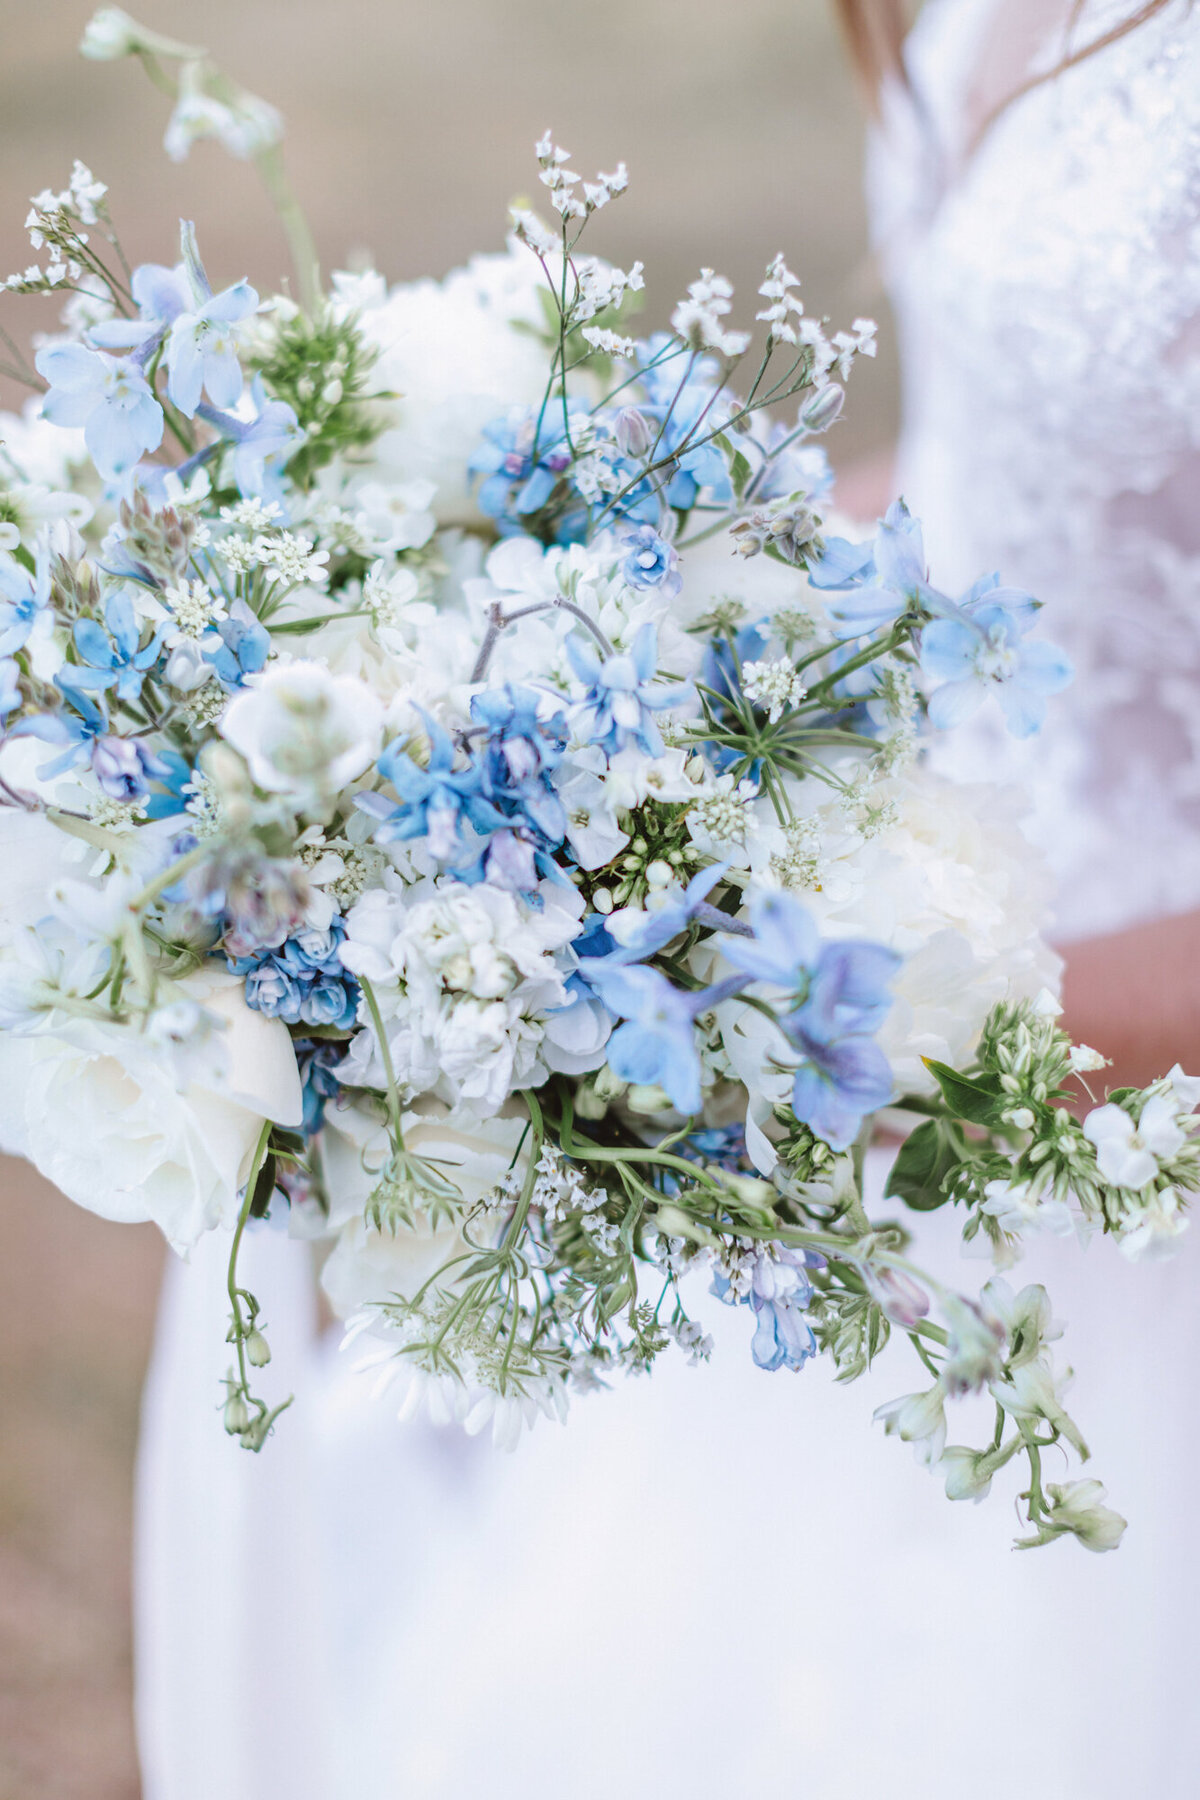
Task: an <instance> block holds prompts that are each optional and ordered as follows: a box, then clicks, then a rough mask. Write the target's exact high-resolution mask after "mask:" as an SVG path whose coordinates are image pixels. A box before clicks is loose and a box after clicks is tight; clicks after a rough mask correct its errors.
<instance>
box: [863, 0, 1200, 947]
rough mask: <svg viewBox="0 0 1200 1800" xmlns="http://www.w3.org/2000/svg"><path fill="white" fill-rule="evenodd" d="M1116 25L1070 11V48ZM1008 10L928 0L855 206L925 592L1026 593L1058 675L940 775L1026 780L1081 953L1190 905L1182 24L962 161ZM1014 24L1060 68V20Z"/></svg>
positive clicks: (1193, 692) (1083, 74)
mask: <svg viewBox="0 0 1200 1800" xmlns="http://www.w3.org/2000/svg"><path fill="white" fill-rule="evenodd" d="M1131 4H1132V0H1122V3H1121V4H1119V5H1114V4H1113V3H1112V0H1090V3H1089V4H1088V5H1087V6H1086V7H1085V9H1084V14H1083V17H1082V20H1081V21H1080V24H1079V27H1078V30H1079V35H1080V40H1081V41H1085V42H1086V41H1088V40H1089V39H1090V38H1092V37H1094V36H1095V35H1097V34H1098V32H1099V31H1101V30H1102V29H1103V28H1104V27H1106V26H1107V25H1108V24H1110V23H1111V22H1112V21H1113V20H1114V18H1119V17H1124V16H1127V15H1128V11H1129V9H1130V6H1131ZM1023 5H1024V0H930V4H929V5H928V6H927V7H926V9H925V11H924V13H923V14H922V17H921V20H920V22H919V24H918V26H917V29H916V31H915V32H914V34H913V37H912V39H911V41H910V67H911V72H912V77H913V82H914V86H915V88H916V91H917V92H918V94H919V95H920V97H921V99H922V101H923V103H924V107H925V109H926V115H927V116H926V123H925V124H924V125H922V124H921V123H919V122H918V120H917V118H916V116H915V115H914V113H913V112H912V111H911V110H910V109H906V108H904V107H902V106H901V105H900V104H897V106H896V107H895V108H894V109H893V115H894V116H893V119H892V121H891V122H890V124H889V128H888V130H887V132H886V133H885V134H883V135H881V137H880V138H879V139H878V141H877V142H876V144H875V146H874V150H873V158H872V182H871V185H872V189H873V194H872V198H873V202H874V215H875V230H876V241H877V244H878V246H879V251H880V255H881V257H882V260H883V263H884V267H885V270H886V273H887V277H888V281H889V285H890V287H891V291H892V295H893V299H894V303H895V309H896V315H897V321H898V328H899V332H900V339H901V357H902V364H903V367H904V371H905V417H906V429H905V432H904V434H903V438H902V443H901V454H900V462H901V470H900V473H901V483H902V487H903V490H904V492H905V494H906V497H907V498H908V499H909V501H910V504H911V505H912V506H913V509H914V511H916V512H917V513H918V514H919V515H920V516H921V517H923V518H924V520H925V522H926V527H927V542H928V544H929V547H930V550H931V554H932V558H933V575H934V578H935V580H940V581H941V582H942V583H943V584H944V585H946V586H948V587H950V588H951V589H954V588H956V587H959V586H963V585H965V584H966V583H967V582H968V581H970V580H971V579H972V578H973V577H974V576H976V575H977V574H980V573H982V572H984V571H985V570H991V569H993V568H995V569H999V570H1000V571H1001V573H1002V575H1003V577H1004V579H1005V580H1006V581H1011V582H1015V583H1018V584H1020V585H1023V586H1026V587H1028V588H1029V589H1030V590H1031V591H1032V592H1033V593H1035V594H1036V595H1038V597H1039V598H1041V599H1043V600H1044V601H1045V602H1046V603H1047V610H1046V612H1045V614H1044V615H1043V619H1042V621H1041V622H1040V624H1039V630H1040V632H1041V633H1042V635H1044V636H1045V637H1047V638H1050V639H1052V640H1054V641H1056V642H1058V643H1061V644H1062V645H1063V646H1064V647H1065V648H1066V649H1067V650H1068V652H1069V653H1070V655H1071V657H1072V658H1073V660H1074V662H1075V665H1076V672H1077V673H1076V681H1075V683H1074V685H1073V687H1072V688H1071V689H1070V690H1069V691H1068V692H1067V694H1066V695H1064V696H1062V697H1060V698H1059V699H1058V700H1057V701H1054V702H1052V703H1051V716H1050V719H1049V721H1048V723H1047V726H1046V728H1045V729H1044V731H1043V733H1042V734H1041V735H1040V736H1039V737H1038V738H1036V739H1034V740H1032V741H1031V743H1030V744H1029V745H1028V746H1024V747H1019V746H1014V745H1013V744H1012V743H1011V741H1008V740H1004V739H1003V734H1002V732H1000V731H999V730H998V729H992V728H990V727H981V728H980V729H978V730H973V731H971V732H969V733H962V732H959V733H956V734H955V736H954V740H953V748H952V749H951V748H950V745H949V743H947V746H946V749H945V751H944V752H943V751H942V749H941V747H940V746H939V747H938V750H937V751H936V752H935V754H936V755H938V756H939V757H940V758H942V759H943V760H945V761H947V763H948V764H949V765H950V766H953V767H954V768H955V769H957V770H961V771H963V772H965V773H967V774H970V775H983V776H994V775H995V774H996V773H997V772H998V771H999V772H1004V773H1009V774H1013V775H1016V776H1018V777H1019V778H1023V779H1025V780H1026V781H1027V782H1028V784H1029V785H1030V787H1031V789H1032V792H1033V797H1034V816H1033V820H1032V826H1031V829H1032V831H1033V834H1034V835H1035V836H1037V837H1038V838H1039V839H1040V840H1041V842H1042V843H1043V844H1044V845H1045V847H1046V848H1047V849H1048V850H1049V852H1050V854H1051V857H1052V859H1053V862H1054V865H1055V868H1056V870H1057V872H1058V874H1059V876H1060V881H1061V894H1060V906H1059V913H1058V917H1059V930H1060V934H1061V935H1062V936H1064V937H1077V936H1081V935H1086V934H1089V933H1092V932H1097V931H1104V930H1109V929H1114V928H1116V927H1118V926H1120V925H1122V924H1126V923H1131V922H1133V921H1135V920H1142V919H1148V918H1153V917H1157V916H1161V915H1165V914H1170V913H1177V912H1182V911H1186V910H1189V909H1191V908H1193V907H1197V906H1200V3H1198V4H1196V5H1190V4H1189V0H1171V4H1169V5H1168V6H1167V7H1166V8H1165V9H1164V10H1163V11H1162V12H1161V13H1160V14H1158V15H1157V16H1156V17H1155V18H1154V19H1152V20H1151V21H1150V22H1149V23H1148V24H1146V25H1144V26H1142V27H1140V28H1138V29H1137V30H1136V31H1134V32H1132V33H1131V34H1130V35H1129V36H1127V37H1125V38H1123V39H1121V40H1119V41H1118V42H1116V43H1115V44H1112V45H1110V46H1108V47H1107V48H1105V49H1103V50H1101V51H1099V52H1098V53H1097V54H1096V55H1095V56H1093V57H1091V58H1089V59H1087V60H1086V61H1084V62H1082V63H1081V64H1079V65H1078V66H1076V67H1075V68H1073V69H1071V70H1069V71H1068V72H1066V73H1065V74H1063V75H1061V76H1058V77H1056V78H1055V79H1054V80H1053V81H1051V82H1049V83H1047V84H1045V85H1043V86H1041V87H1039V88H1036V89H1034V90H1032V91H1031V92H1029V93H1028V94H1026V95H1025V96H1024V97H1022V98H1020V99H1018V100H1017V101H1016V102H1014V103H1013V104H1012V105H1011V106H1010V107H1009V108H1008V109H1007V110H1006V111H1005V112H1003V113H1002V114H1001V115H1000V116H999V118H998V119H997V120H996V121H995V123H994V124H993V125H992V127H991V128H990V130H988V131H987V133H986V134H985V136H984V137H983V139H982V141H981V142H980V143H979V145H978V147H977V148H976V149H975V151H974V153H973V154H971V153H968V152H967V151H966V149H965V144H966V140H967V138H968V137H969V134H970V129H971V126H970V120H969V116H968V115H969V106H970V96H971V94H972V90H973V88H974V87H975V86H976V85H977V82H978V74H979V67H980V63H981V60H982V59H985V58H986V57H987V56H988V55H989V54H994V52H995V50H996V46H997V43H998V42H999V40H998V38H997V36H996V33H997V32H998V31H1007V30H1009V29H1014V30H1015V29H1016V28H1017V23H1018V16H1019V15H1020V13H1021V12H1022V9H1023ZM1033 5H1034V6H1035V7H1037V8H1038V9H1039V11H1040V15H1041V18H1040V21H1039V20H1037V19H1036V18H1035V20H1034V23H1035V24H1037V23H1039V22H1040V23H1041V29H1042V34H1043V35H1046V41H1045V42H1044V43H1043V44H1042V46H1041V48H1040V51H1039V55H1040V56H1042V57H1044V58H1048V59H1051V61H1057V56H1058V54H1059V53H1060V51H1061V47H1062V16H1063V11H1064V9H1063V8H1062V7H1060V6H1058V5H1055V4H1047V0H1033ZM998 8H999V9H1001V11H998V10H997V9H998ZM1002 15H1003V16H1002ZM1049 25H1053V26H1054V27H1055V29H1054V30H1053V31H1050V32H1049V33H1048V35H1047V27H1048V26H1049Z"/></svg>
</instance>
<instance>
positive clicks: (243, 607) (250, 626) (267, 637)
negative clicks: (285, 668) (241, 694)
mask: <svg viewBox="0 0 1200 1800" xmlns="http://www.w3.org/2000/svg"><path fill="white" fill-rule="evenodd" d="M200 644H201V653H202V655H203V657H204V660H205V662H206V663H211V665H212V667H213V668H214V669H215V671H216V674H217V678H218V680H219V681H220V682H221V684H222V685H223V686H224V687H228V688H237V687H243V686H244V685H245V680H246V676H247V675H257V674H258V673H259V672H260V670H262V669H265V668H266V666H267V657H268V656H269V655H270V653H271V634H270V632H269V631H268V630H267V628H266V626H265V625H263V624H261V623H260V622H259V620H258V618H257V617H256V615H255V614H254V613H253V612H252V611H251V609H250V607H249V606H247V604H246V602H245V601H244V600H235V601H234V603H233V605H232V606H231V607H230V609H229V617H228V618H227V619H222V620H220V622H219V623H218V624H216V625H215V626H214V627H213V628H212V630H211V631H206V632H205V634H204V636H203V638H202V639H201V640H200Z"/></svg>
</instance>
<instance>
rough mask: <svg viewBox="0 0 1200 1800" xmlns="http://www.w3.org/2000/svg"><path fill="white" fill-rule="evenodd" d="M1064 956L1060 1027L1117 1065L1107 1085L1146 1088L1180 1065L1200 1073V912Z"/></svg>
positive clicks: (1092, 941) (1070, 949)
mask: <svg viewBox="0 0 1200 1800" xmlns="http://www.w3.org/2000/svg"><path fill="white" fill-rule="evenodd" d="M1064 954H1065V955H1066V959H1067V969H1066V980H1065V986H1064V992H1063V1000H1064V1004H1065V1012H1064V1014H1063V1017H1062V1020H1061V1021H1060V1023H1061V1024H1062V1026H1063V1029H1064V1030H1065V1031H1068V1032H1070V1034H1071V1037H1072V1038H1073V1039H1074V1041H1075V1042H1076V1043H1083V1044H1090V1045H1091V1046H1092V1048H1093V1049H1095V1050H1099V1051H1100V1052H1101V1053H1102V1055H1104V1056H1108V1057H1111V1058H1112V1067H1111V1069H1106V1070H1105V1071H1104V1073H1103V1076H1102V1077H1101V1078H1100V1079H1101V1081H1102V1082H1104V1083H1107V1085H1108V1086H1110V1087H1124V1086H1137V1087H1142V1086H1144V1085H1145V1084H1146V1083H1147V1082H1149V1081H1152V1080H1154V1078H1155V1077H1156V1076H1159V1075H1164V1074H1165V1073H1166V1071H1167V1069H1168V1068H1169V1067H1171V1066H1172V1064H1174V1063H1175V1062H1179V1063H1182V1065H1183V1067H1184V1070H1185V1071H1186V1072H1187V1073H1188V1074H1194V1073H1196V1072H1198V1071H1200V912H1193V913H1185V914H1183V915H1182V916H1181V917H1179V918H1174V919H1158V920H1156V921H1155V922H1154V923H1153V924H1149V925H1135V926H1132V927H1131V928H1130V929H1129V930H1127V931H1117V932H1113V933H1111V934H1110V935H1109V936H1106V937H1098V938H1087V939H1085V940H1084V941H1083V942H1081V943H1077V944H1071V945H1068V946H1067V947H1066V949H1065V952H1064ZM1092 1085H1093V1090H1094V1091H1096V1092H1098V1091H1099V1090H1098V1089H1097V1088H1096V1086H1095V1083H1093V1084H1092Z"/></svg>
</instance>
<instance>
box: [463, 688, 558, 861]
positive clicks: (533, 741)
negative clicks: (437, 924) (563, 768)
mask: <svg viewBox="0 0 1200 1800" xmlns="http://www.w3.org/2000/svg"><path fill="white" fill-rule="evenodd" d="M542 699H543V696H542V695H540V694H539V693H538V692H537V690H536V689H534V688H526V687H519V686H516V685H514V684H513V683H512V682H509V683H507V684H506V685H505V686H504V687H502V688H485V689H484V690H483V692H482V693H478V694H476V695H475V696H474V698H473V699H472V701H471V717H472V718H473V719H474V720H475V721H476V722H477V723H478V724H480V725H482V726H484V727H485V728H486V731H487V743H486V746H485V747H484V750H483V755H482V758H481V765H480V766H481V772H482V790H483V793H484V795H485V797H486V798H487V799H489V800H493V801H495V803H496V804H497V805H498V806H500V807H503V808H506V809H508V810H509V811H510V812H511V813H512V814H513V816H514V817H518V818H520V819H523V820H524V821H526V822H527V823H528V825H529V826H530V827H531V828H532V829H533V830H534V831H535V832H537V833H540V835H541V836H542V837H543V838H545V840H546V841H547V843H550V844H561V843H562V840H563V838H564V837H565V836H566V832H567V823H568V821H567V813H566V808H565V807H564V806H563V803H562V801H561V800H560V799H559V796H558V792H557V790H556V789H555V787H554V786H553V784H552V781H551V775H552V772H553V771H554V770H555V769H556V768H557V767H558V765H559V763H560V762H561V761H562V757H563V751H564V749H565V747H566V741H567V727H566V718H565V716H564V715H563V714H562V713H561V712H555V713H554V714H552V716H551V717H550V718H548V719H543V718H541V717H540V716H539V706H540V704H541V701H542ZM506 885H508V884H506Z"/></svg>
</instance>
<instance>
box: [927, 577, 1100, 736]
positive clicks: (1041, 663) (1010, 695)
mask: <svg viewBox="0 0 1200 1800" xmlns="http://www.w3.org/2000/svg"><path fill="white" fill-rule="evenodd" d="M1035 605H1036V603H1035V602H1034V601H1033V600H1032V599H1031V598H1030V596H1029V595H1028V594H1025V593H1022V592H1021V591H1020V590H1018V589H1014V588H992V589H990V590H988V591H986V592H984V593H983V594H982V595H975V594H973V595H971V596H968V599H967V601H966V602H964V605H963V607H962V609H961V611H960V612H959V614H958V616H957V617H954V618H942V619H935V620H934V621H933V622H932V624H929V625H927V626H926V627H925V629H924V631H923V632H922V633H921V670H922V673H923V674H925V675H926V676H928V677H929V678H930V679H931V680H933V681H936V682H938V683H939V685H938V686H937V687H935V688H934V690H933V692H932V693H931V694H930V696H929V701H928V710H929V717H930V719H931V720H932V722H933V724H934V725H936V726H937V728H938V729H939V730H941V731H946V730H950V729H951V728H952V727H954V726H955V725H961V724H962V722H963V721H964V719H969V718H970V717H971V715H972V714H973V713H975V712H977V711H978V709H979V708H980V707H981V706H982V705H983V702H984V701H985V700H986V699H987V697H988V695H989V694H992V695H994V696H995V699H996V702H997V704H998V705H999V707H1000V710H1001V712H1002V713H1003V714H1004V719H1005V723H1006V724H1007V726H1008V729H1009V731H1010V732H1011V733H1012V735H1013V736H1014V737H1018V738H1026V737H1032V735H1033V733H1034V732H1035V731H1037V730H1038V728H1039V726H1040V725H1041V723H1042V720H1043V718H1044V717H1045V713H1046V700H1047V698H1048V697H1049V696H1050V695H1051V694H1057V693H1059V692H1061V690H1062V689H1063V688H1064V687H1066V685H1067V683H1068V682H1069V681H1070V679H1071V664H1070V662H1069V661H1068V660H1067V658H1066V656H1065V655H1064V654H1063V652H1062V651H1061V650H1059V649H1058V648H1057V646H1056V645H1054V644H1044V643H1033V644H1029V643H1025V642H1024V641H1023V640H1024V634H1025V633H1026V632H1027V631H1028V629H1029V627H1030V625H1031V624H1032V623H1033V618H1034V608H1035Z"/></svg>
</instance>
